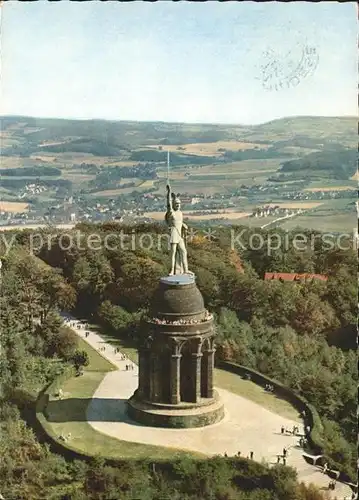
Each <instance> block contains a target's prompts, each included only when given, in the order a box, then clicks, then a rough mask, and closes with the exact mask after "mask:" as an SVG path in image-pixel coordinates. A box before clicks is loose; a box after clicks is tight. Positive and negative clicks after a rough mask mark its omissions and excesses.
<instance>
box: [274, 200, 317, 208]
mask: <svg viewBox="0 0 359 500" xmlns="http://www.w3.org/2000/svg"><path fill="white" fill-rule="evenodd" d="M266 205H267V204H266ZM320 205H323V202H320V201H308V202H305V201H303V202H302V201H297V202H288V203H286V202H278V203H268V206H269V207H277V206H279V207H280V208H303V209H308V208H316V207H319V206H320Z"/></svg>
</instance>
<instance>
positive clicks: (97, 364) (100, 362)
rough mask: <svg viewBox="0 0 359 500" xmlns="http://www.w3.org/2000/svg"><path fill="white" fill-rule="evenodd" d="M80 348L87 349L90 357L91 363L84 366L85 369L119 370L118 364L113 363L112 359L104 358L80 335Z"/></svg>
mask: <svg viewBox="0 0 359 500" xmlns="http://www.w3.org/2000/svg"><path fill="white" fill-rule="evenodd" d="M78 348H79V349H80V350H81V351H86V352H87V354H88V357H89V361H90V363H89V365H88V366H85V367H84V370H85V371H91V372H112V371H114V370H117V366H115V365H113V364H112V363H111V361H108V360H107V359H106V358H104V357H103V356H102V355H101V354H100V353H99V352H97V351H96V350H95V349H94V348H93V347H91V346H90V345H89V344H88V343H87V342H86V341H85V340H83V339H82V338H81V337H78Z"/></svg>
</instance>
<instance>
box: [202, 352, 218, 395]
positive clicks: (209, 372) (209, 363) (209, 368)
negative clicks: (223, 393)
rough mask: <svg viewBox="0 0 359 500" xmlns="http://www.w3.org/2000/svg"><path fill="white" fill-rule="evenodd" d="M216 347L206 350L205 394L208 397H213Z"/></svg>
mask: <svg viewBox="0 0 359 500" xmlns="http://www.w3.org/2000/svg"><path fill="white" fill-rule="evenodd" d="M215 352H216V350H215V349H208V350H207V351H205V352H204V355H205V357H206V365H205V366H206V373H205V377H206V384H205V392H206V393H205V395H204V397H206V398H213V370H214V353H215Z"/></svg>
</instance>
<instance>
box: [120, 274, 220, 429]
mask: <svg viewBox="0 0 359 500" xmlns="http://www.w3.org/2000/svg"><path fill="white" fill-rule="evenodd" d="M214 352H215V349H214V331H213V319H212V316H211V315H210V314H209V313H208V311H206V309H205V308H204V303H203V297H202V295H201V293H200V291H199V290H198V288H197V286H196V283H195V279H194V277H192V276H187V275H180V276H171V277H166V278H162V279H161V280H160V284H159V287H158V290H157V292H156V293H155V296H154V298H153V304H152V307H151V319H150V320H149V321H148V322H147V323H146V328H145V333H144V335H143V338H142V339H141V347H140V349H139V387H138V389H137V391H136V392H135V393H134V395H133V396H132V397H131V398H130V400H129V401H128V413H129V415H130V416H131V417H132V418H134V419H136V420H138V421H140V422H142V423H144V424H147V425H151V426H160V427H201V426H205V425H209V424H213V423H215V422H218V421H219V420H221V419H222V418H223V415H224V409H223V404H222V403H221V401H220V399H219V397H218V394H217V393H216V391H215V390H214V388H213V369H214Z"/></svg>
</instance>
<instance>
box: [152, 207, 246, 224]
mask: <svg viewBox="0 0 359 500" xmlns="http://www.w3.org/2000/svg"><path fill="white" fill-rule="evenodd" d="M195 212H196V211H195V210H184V211H183V217H184V218H186V219H189V220H193V221H200V220H214V219H225V220H237V219H242V218H244V217H248V215H250V214H251V212H242V211H239V210H235V209H233V210H226V211H222V212H219V213H211V214H204V215H201V214H198V215H196V213H195ZM144 215H145V217H150V218H151V219H154V220H164V212H146V213H145V214H144Z"/></svg>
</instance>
